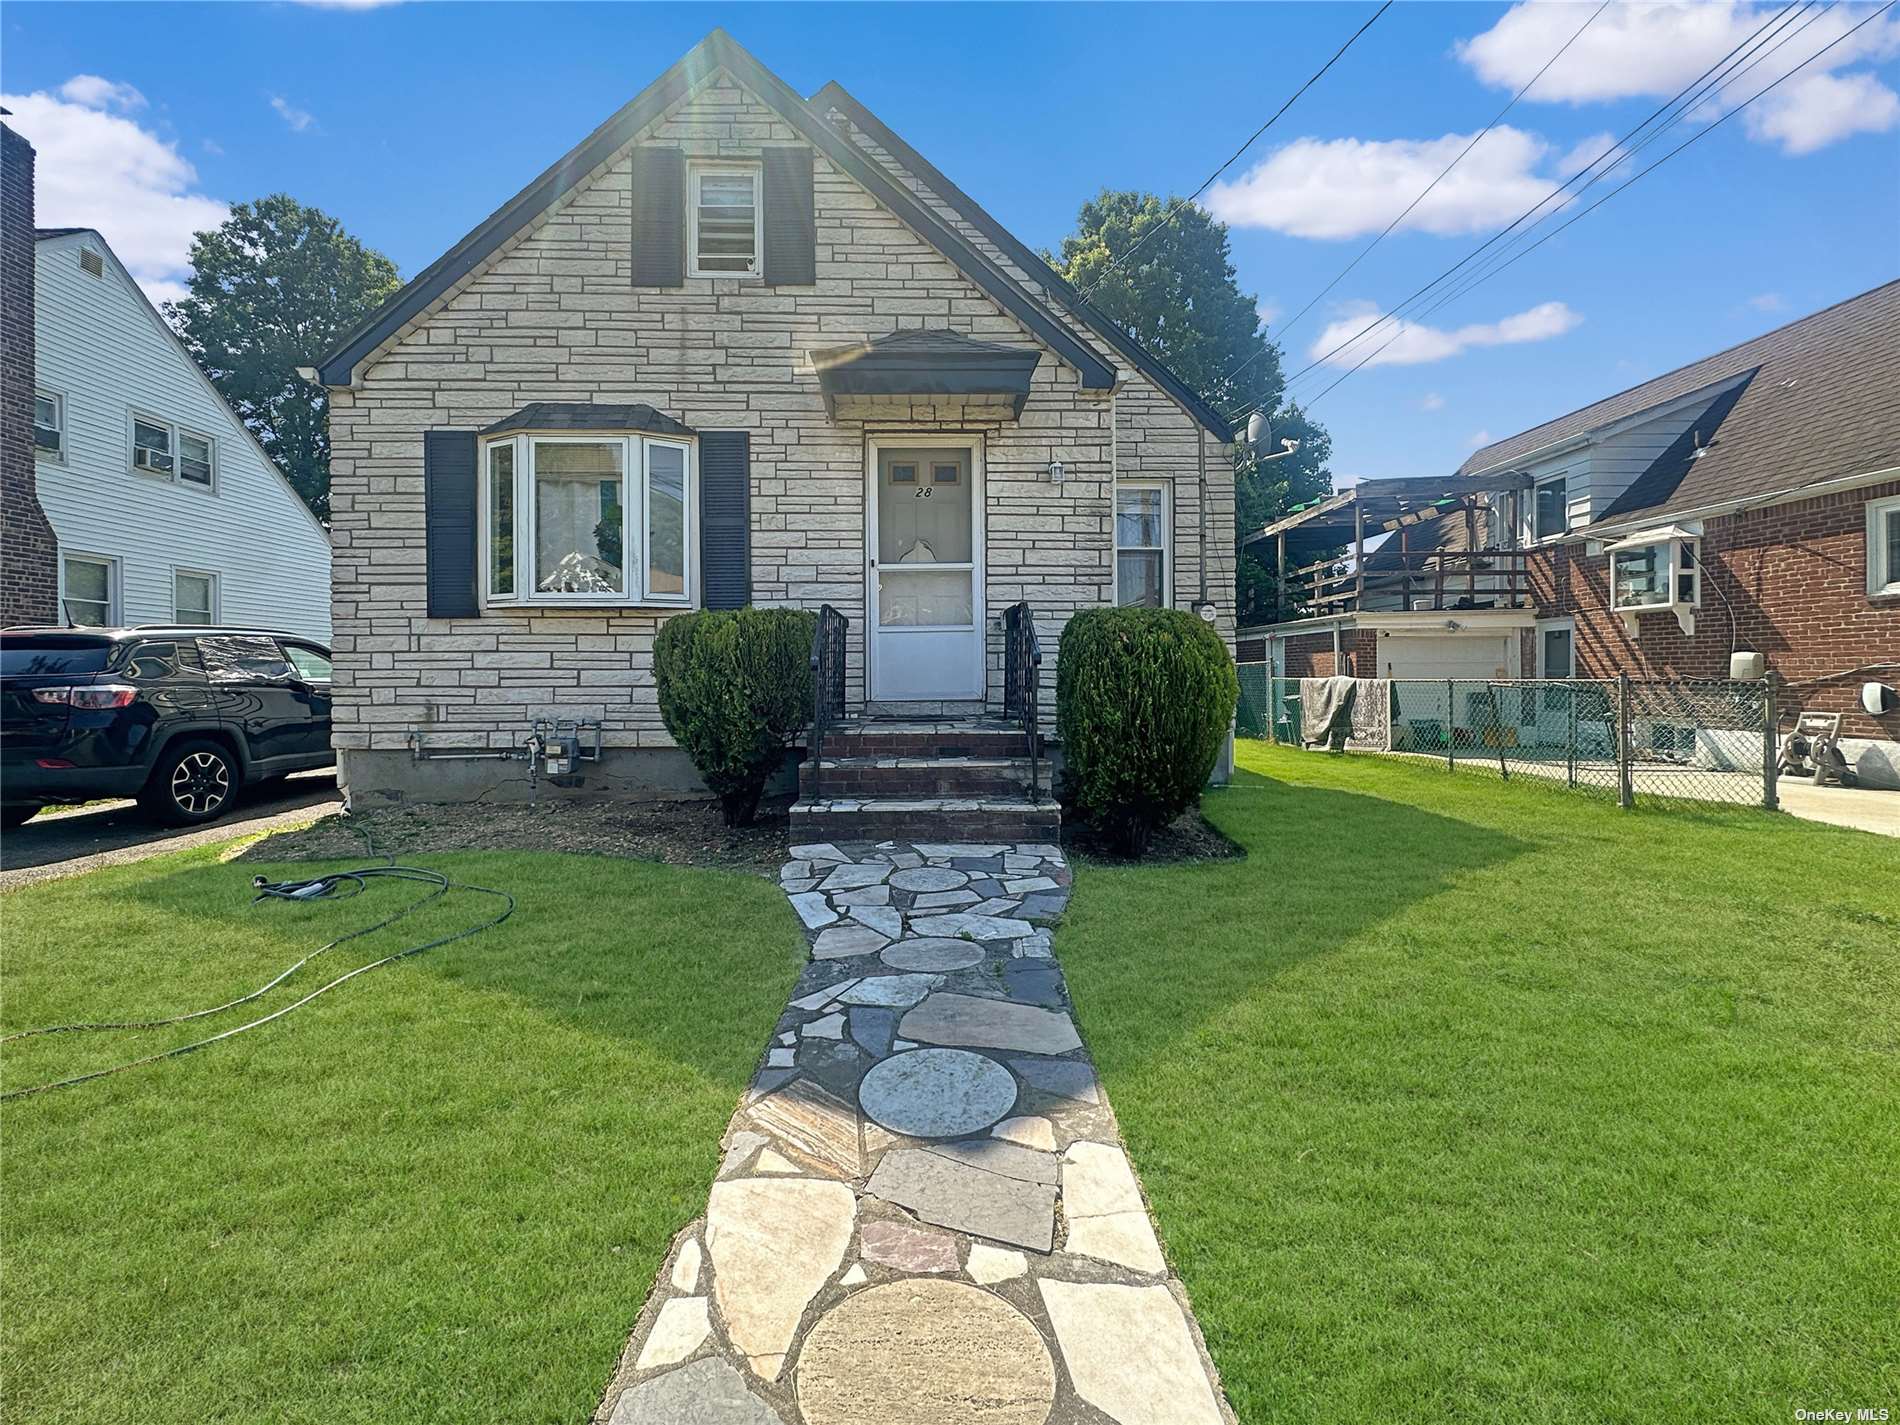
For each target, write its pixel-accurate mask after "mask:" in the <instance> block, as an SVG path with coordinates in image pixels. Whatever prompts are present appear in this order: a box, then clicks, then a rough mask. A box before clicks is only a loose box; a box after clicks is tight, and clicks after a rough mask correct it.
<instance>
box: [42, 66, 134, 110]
mask: <svg viewBox="0 0 1900 1425" xmlns="http://www.w3.org/2000/svg"><path fill="white" fill-rule="evenodd" d="M59 97H60V98H62V99H65V100H67V101H68V102H70V103H74V104H78V105H79V106H80V107H82V108H86V109H120V110H124V111H125V112H127V113H130V112H131V111H132V110H134V109H143V108H144V107H145V96H144V95H143V94H141V93H139V91H138V90H137V89H135V88H133V87H132V86H131V85H130V84H114V83H113V82H112V81H111V80H110V79H101V78H100V77H99V76H98V75H96V74H75V75H74V76H73V77H72V78H71V79H68V80H67V81H66V82H65V83H64V84H62V85H60V86H59Z"/></svg>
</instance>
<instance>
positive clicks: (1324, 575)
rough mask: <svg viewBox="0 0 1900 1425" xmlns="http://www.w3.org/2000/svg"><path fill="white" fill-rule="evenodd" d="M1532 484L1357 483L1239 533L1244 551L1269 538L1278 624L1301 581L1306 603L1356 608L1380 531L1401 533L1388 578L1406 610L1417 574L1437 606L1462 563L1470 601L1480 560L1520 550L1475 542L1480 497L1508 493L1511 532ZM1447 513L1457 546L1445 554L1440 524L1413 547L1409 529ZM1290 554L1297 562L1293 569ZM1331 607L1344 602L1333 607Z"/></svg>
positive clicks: (1514, 477)
mask: <svg viewBox="0 0 1900 1425" xmlns="http://www.w3.org/2000/svg"><path fill="white" fill-rule="evenodd" d="M1531 483H1532V481H1531V477H1530V476H1529V475H1527V474H1524V473H1522V472H1519V471H1506V472H1502V473H1500V474H1495V475H1476V476H1451V477H1449V478H1444V479H1430V478H1428V479H1416V480H1361V481H1360V482H1359V483H1358V484H1356V485H1353V486H1351V487H1349V488H1347V489H1344V490H1341V491H1339V492H1337V493H1336V494H1332V495H1328V496H1327V497H1326V498H1324V499H1322V500H1318V501H1315V502H1314V503H1313V504H1310V505H1307V506H1306V507H1305V508H1303V509H1298V510H1295V511H1293V512H1292V513H1291V514H1288V515H1286V516H1285V517H1284V518H1282V519H1278V520H1275V521H1274V522H1273V523H1272V524H1269V525H1265V526H1263V527H1262V528H1260V529H1257V530H1255V531H1254V532H1253V533H1252V534H1248V535H1244V536H1242V538H1241V541H1240V545H1241V548H1242V549H1246V548H1249V547H1250V546H1253V545H1256V544H1260V543H1262V542H1263V541H1266V540H1272V541H1273V545H1274V567H1275V568H1276V569H1277V570H1278V571H1279V593H1278V597H1277V600H1276V607H1275V610H1274V619H1273V621H1274V622H1276V623H1278V622H1280V621H1281V616H1282V615H1283V614H1284V613H1285V612H1286V609H1287V606H1288V605H1287V597H1288V590H1289V589H1290V588H1292V587H1293V586H1294V585H1296V584H1299V583H1301V582H1302V581H1305V582H1306V583H1308V584H1309V585H1310V586H1311V588H1312V592H1313V599H1312V600H1311V602H1313V603H1314V604H1316V605H1317V606H1319V609H1320V611H1321V612H1328V611H1333V612H1345V611H1347V610H1348V609H1355V608H1359V607H1361V606H1362V605H1363V603H1364V600H1365V597H1366V592H1367V577H1366V576H1367V569H1366V541H1367V540H1368V539H1377V538H1378V537H1379V536H1381V535H1384V534H1396V535H1397V537H1398V541H1397V543H1398V547H1397V551H1396V557H1395V558H1394V559H1392V560H1391V561H1390V562H1392V563H1394V564H1395V565H1396V566H1397V573H1398V577H1397V580H1396V581H1385V582H1388V583H1394V585H1395V587H1396V588H1398V589H1399V590H1400V591H1401V595H1400V596H1401V599H1402V602H1403V603H1404V604H1405V606H1406V607H1409V606H1410V603H1411V599H1412V585H1413V582H1414V580H1415V577H1416V576H1417V575H1418V574H1419V573H1423V572H1430V573H1431V574H1432V576H1433V584H1434V598H1435V604H1436V605H1438V606H1442V604H1443V598H1444V588H1445V578H1446V575H1447V573H1448V572H1450V571H1451V570H1452V569H1453V568H1454V567H1455V566H1459V565H1462V569H1463V573H1464V576H1465V579H1466V582H1467V598H1468V599H1470V600H1472V601H1475V600H1476V598H1477V596H1478V592H1479V591H1478V577H1479V572H1480V564H1481V563H1484V562H1486V561H1489V562H1490V563H1491V565H1493V566H1495V565H1497V564H1498V563H1499V562H1501V561H1510V560H1514V559H1517V558H1518V557H1519V556H1520V555H1521V551H1517V550H1507V549H1481V548H1480V547H1479V543H1478V497H1479V496H1480V495H1488V494H1503V495H1505V496H1506V497H1507V498H1506V502H1505V508H1506V521H1507V525H1506V527H1507V528H1509V529H1516V528H1518V519H1519V511H1520V503H1521V500H1522V495H1523V492H1524V491H1525V490H1528V489H1529V488H1530V487H1531ZM1447 518H1453V519H1456V518H1462V519H1463V521H1464V530H1463V533H1464V547H1463V549H1462V550H1459V551H1457V552H1456V553H1455V554H1453V553H1447V552H1446V550H1445V548H1444V545H1445V539H1444V533H1443V531H1442V529H1440V528H1434V529H1432V530H1431V531H1430V533H1432V534H1433V535H1434V536H1435V538H1434V539H1433V541H1432V543H1431V546H1430V547H1429V548H1428V549H1424V550H1414V549H1413V548H1412V542H1411V532H1412V531H1413V530H1414V529H1416V528H1417V527H1418V526H1420V525H1426V524H1434V523H1435V522H1437V521H1441V520H1444V519H1447ZM1347 547H1350V549H1351V551H1352V567H1351V569H1350V571H1348V572H1347V573H1345V574H1338V573H1335V572H1333V571H1334V569H1335V566H1336V565H1337V563H1338V561H1339V559H1340V557H1341V556H1340V554H1339V553H1338V552H1337V551H1339V550H1341V549H1344V548H1347ZM1381 553H1382V556H1383V551H1382V552H1381ZM1289 558H1291V559H1292V560H1293V561H1294V563H1293V566H1292V567H1290V568H1289V567H1288V560H1289ZM1330 605H1340V606H1341V607H1340V608H1339V609H1336V610H1331V609H1329V608H1328V606H1330Z"/></svg>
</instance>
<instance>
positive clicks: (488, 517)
mask: <svg viewBox="0 0 1900 1425" xmlns="http://www.w3.org/2000/svg"><path fill="white" fill-rule="evenodd" d="M537 444H539V445H619V446H620V447H621V475H620V550H621V558H622V561H623V562H622V565H621V573H622V578H623V581H624V582H625V584H626V589H625V590H624V591H623V592H621V593H618V594H600V593H592V592H586V591H583V592H579V593H552V592H549V593H543V592H542V591H541V590H540V589H539V588H538V587H537V586H538V585H539V583H540V581H541V571H540V570H539V569H538V568H537V567H536V566H535V556H536V553H537V550H536V542H535V500H534V448H535V446H536V445H537ZM503 445H509V446H512V447H513V448H514V486H513V494H514V585H515V587H514V592H512V593H497V592H496V591H495V587H494V584H495V559H494V534H495V528H494V497H493V496H494V490H493V482H492V481H491V480H490V478H489V452H490V451H491V450H493V449H495V448H496V447H497V446H503ZM652 446H668V447H672V448H676V449H678V450H680V451H681V452H683V453H684V455H685V457H686V510H685V516H686V519H685V529H684V531H683V535H684V539H685V545H686V547H685V551H684V553H685V564H686V568H685V583H686V591H685V593H684V594H679V595H673V594H655V593H652V592H651V591H649V589H648V588H647V577H648V571H647V557H648V550H647V537H646V529H647V525H646V519H647V505H648V500H647V487H648V479H649V474H648V466H647V459H648V454H647V453H648V449H649V448H650V447H652ZM478 468H479V470H480V472H481V480H480V488H481V502H480V520H479V527H480V540H481V563H482V603H483V604H484V606H488V607H493V608H497V609H509V608H533V607H540V608H576V607H585V608H659V609H692V608H698V607H699V452H698V448H697V442H695V441H693V440H690V439H687V438H685V437H681V436H660V435H643V434H636V433H629V432H623V431H558V432H556V431H513V432H510V433H509V434H507V435H502V436H496V437H495V438H493V439H491V440H484V441H483V442H482V444H481V455H480V464H479V467H478ZM629 551H637V552H638V556H639V557H638V558H637V559H636V560H628V559H627V554H628V552H629Z"/></svg>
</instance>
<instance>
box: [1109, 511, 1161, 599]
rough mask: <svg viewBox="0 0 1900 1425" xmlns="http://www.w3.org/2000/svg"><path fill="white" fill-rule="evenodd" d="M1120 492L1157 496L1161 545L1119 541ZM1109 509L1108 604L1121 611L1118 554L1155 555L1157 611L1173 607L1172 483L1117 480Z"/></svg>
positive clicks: (1120, 573) (1119, 561)
mask: <svg viewBox="0 0 1900 1425" xmlns="http://www.w3.org/2000/svg"><path fill="white" fill-rule="evenodd" d="M1123 490H1157V491H1159V492H1160V494H1161V543H1160V544H1159V545H1153V544H1130V545H1127V546H1124V545H1123V544H1122V538H1121V524H1122V521H1121V494H1122V491H1123ZM1112 493H1113V500H1114V504H1113V507H1112V508H1111V509H1110V510H1109V515H1108V519H1109V538H1110V541H1111V544H1112V546H1113V555H1114V561H1115V563H1114V568H1113V569H1112V570H1111V572H1110V575H1109V580H1110V588H1109V602H1110V603H1111V604H1113V605H1114V606H1115V607H1117V608H1120V607H1122V558H1121V557H1122V550H1123V548H1127V549H1129V550H1133V551H1139V552H1142V553H1147V552H1149V551H1151V550H1152V551H1157V552H1159V554H1160V555H1161V607H1162V608H1164V609H1171V608H1173V607H1174V482H1173V481H1172V480H1157V479H1141V480H1117V481H1116V482H1115V486H1114V490H1113V492H1112Z"/></svg>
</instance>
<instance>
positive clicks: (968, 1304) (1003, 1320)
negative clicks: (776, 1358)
mask: <svg viewBox="0 0 1900 1425" xmlns="http://www.w3.org/2000/svg"><path fill="white" fill-rule="evenodd" d="M1055 1399H1056V1373H1055V1365H1054V1363H1053V1362H1052V1361H1051V1360H1050V1359H1049V1348H1048V1347H1047V1346H1045V1345H1043V1342H1042V1336H1041V1334H1040V1333H1038V1332H1037V1330H1036V1328H1035V1327H1034V1326H1033V1325H1031V1324H1030V1322H1029V1318H1028V1317H1026V1316H1024V1315H1023V1314H1022V1313H1021V1312H1020V1311H1018V1310H1017V1309H1016V1308H1015V1307H1013V1306H1011V1305H1010V1304H1009V1303H1008V1302H1006V1301H1004V1300H1003V1299H1002V1298H1001V1297H999V1296H995V1295H992V1294H991V1293H990V1292H987V1291H983V1290H981V1289H980V1288H978V1287H973V1286H970V1285H968V1284H966V1283H964V1282H952V1281H932V1280H924V1281H919V1280H908V1281H898V1282H891V1283H890V1284H888V1285H886V1286H876V1287H872V1288H870V1289H869V1290H867V1291H861V1292H858V1293H857V1294H856V1295H855V1296H851V1297H848V1298H847V1299H846V1300H845V1301H843V1302H842V1303H840V1304H839V1305H837V1306H834V1307H833V1308H832V1309H831V1310H830V1311H829V1312H827V1313H826V1314H825V1315H824V1317H823V1318H822V1319H821V1320H820V1321H819V1322H818V1324H817V1325H816V1326H814V1327H812V1329H811V1333H810V1334H809V1335H808V1336H807V1337H806V1338H805V1345H804V1348H803V1350H802V1351H801V1353H800V1355H799V1361H798V1405H799V1409H800V1410H801V1411H802V1412H803V1414H804V1417H805V1420H806V1422H807V1425H890V1422H892V1421H894V1420H902V1421H904V1422H905V1425H1043V1422H1044V1421H1045V1420H1047V1419H1048V1417H1049V1412H1050V1411H1051V1410H1052V1409H1054V1408H1055Z"/></svg>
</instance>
